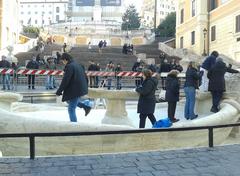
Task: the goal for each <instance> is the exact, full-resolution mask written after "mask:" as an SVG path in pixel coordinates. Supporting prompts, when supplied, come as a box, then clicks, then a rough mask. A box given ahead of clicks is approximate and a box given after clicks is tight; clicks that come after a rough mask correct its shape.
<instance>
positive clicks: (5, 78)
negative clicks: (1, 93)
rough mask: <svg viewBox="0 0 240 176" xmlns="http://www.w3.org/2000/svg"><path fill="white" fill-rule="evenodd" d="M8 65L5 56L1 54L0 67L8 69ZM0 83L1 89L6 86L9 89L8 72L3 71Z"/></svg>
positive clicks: (9, 65)
mask: <svg viewBox="0 0 240 176" xmlns="http://www.w3.org/2000/svg"><path fill="white" fill-rule="evenodd" d="M10 67H11V64H10V62H8V61H7V60H6V56H2V60H1V61H0V68H5V69H9V68H10ZM2 84H3V88H2V90H5V89H6V87H7V89H8V90H10V74H8V73H5V74H3V75H2Z"/></svg>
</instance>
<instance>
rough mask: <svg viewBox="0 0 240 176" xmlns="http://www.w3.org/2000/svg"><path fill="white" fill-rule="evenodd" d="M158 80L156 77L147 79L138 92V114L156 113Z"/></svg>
mask: <svg viewBox="0 0 240 176" xmlns="http://www.w3.org/2000/svg"><path fill="white" fill-rule="evenodd" d="M157 85H158V80H157V79H156V78H155V77H151V78H147V79H145V80H144V81H143V83H142V86H141V87H138V88H137V89H136V91H137V92H138V93H139V94H140V96H139V99H138V108H137V112H138V113H142V114H152V113H154V111H155V104H156V97H155V91H156V89H157Z"/></svg>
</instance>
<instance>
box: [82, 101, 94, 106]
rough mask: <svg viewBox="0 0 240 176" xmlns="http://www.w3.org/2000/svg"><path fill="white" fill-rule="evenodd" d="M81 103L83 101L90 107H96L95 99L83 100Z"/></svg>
mask: <svg viewBox="0 0 240 176" xmlns="http://www.w3.org/2000/svg"><path fill="white" fill-rule="evenodd" d="M81 103H83V104H84V105H86V106H88V107H90V108H93V107H94V101H92V100H90V99H86V100H83V101H82V102H81Z"/></svg>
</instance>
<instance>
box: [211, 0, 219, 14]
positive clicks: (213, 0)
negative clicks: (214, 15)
mask: <svg viewBox="0 0 240 176" xmlns="http://www.w3.org/2000/svg"><path fill="white" fill-rule="evenodd" d="M216 8H217V0H210V11H211V10H214V9H216Z"/></svg>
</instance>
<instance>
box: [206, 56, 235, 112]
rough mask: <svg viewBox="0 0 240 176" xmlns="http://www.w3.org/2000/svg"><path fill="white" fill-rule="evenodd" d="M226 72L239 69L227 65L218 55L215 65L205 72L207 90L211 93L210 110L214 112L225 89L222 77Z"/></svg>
mask: <svg viewBox="0 0 240 176" xmlns="http://www.w3.org/2000/svg"><path fill="white" fill-rule="evenodd" d="M226 72H229V73H239V71H237V70H234V69H231V68H229V67H227V66H226V64H225V63H224V62H223V60H222V58H220V57H218V58H217V60H216V63H215V65H214V66H213V67H212V68H211V69H210V70H209V72H208V74H207V77H208V79H209V86H208V90H209V91H210V92H211V94H212V108H211V110H210V111H211V112H214V113H216V112H218V111H219V108H218V106H219V103H220V101H221V99H222V96H223V92H225V91H226V88H225V79H224V75H225V73H226Z"/></svg>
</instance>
